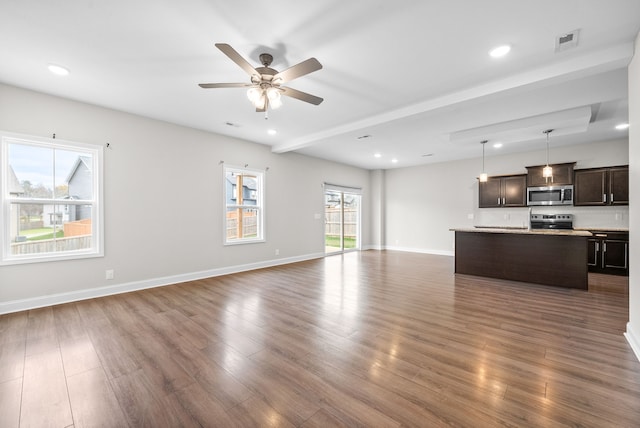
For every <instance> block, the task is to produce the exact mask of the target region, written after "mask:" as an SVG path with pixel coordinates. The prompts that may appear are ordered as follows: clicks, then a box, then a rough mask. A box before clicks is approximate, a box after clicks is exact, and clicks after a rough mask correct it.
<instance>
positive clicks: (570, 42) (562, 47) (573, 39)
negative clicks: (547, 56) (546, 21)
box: [556, 30, 580, 52]
mask: <svg viewBox="0 0 640 428" xmlns="http://www.w3.org/2000/svg"><path fill="white" fill-rule="evenodd" d="M579 35H580V30H573V31H570V32H568V33H565V34H561V35H559V36H558V37H556V52H562V51H566V50H567V49H572V48H575V47H576V46H578V36H579Z"/></svg>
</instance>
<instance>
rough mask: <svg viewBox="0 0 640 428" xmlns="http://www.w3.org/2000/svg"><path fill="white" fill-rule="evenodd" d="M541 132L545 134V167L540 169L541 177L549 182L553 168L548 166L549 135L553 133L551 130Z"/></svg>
mask: <svg viewBox="0 0 640 428" xmlns="http://www.w3.org/2000/svg"><path fill="white" fill-rule="evenodd" d="M542 132H543V134H547V166H545V167H544V168H542V176H543V177H544V178H545V179H546V180H547V181H549V178H551V179H553V168H551V167H550V166H549V134H551V133H552V132H553V129H547V130H546V131H542Z"/></svg>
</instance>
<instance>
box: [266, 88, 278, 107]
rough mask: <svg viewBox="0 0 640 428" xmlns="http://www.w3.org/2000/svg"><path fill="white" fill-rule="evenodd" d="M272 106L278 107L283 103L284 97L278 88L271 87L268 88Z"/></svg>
mask: <svg viewBox="0 0 640 428" xmlns="http://www.w3.org/2000/svg"><path fill="white" fill-rule="evenodd" d="M266 92H267V97H268V98H269V105H270V106H271V108H274V109H276V108H278V107H280V106H281V105H282V97H281V95H280V91H279V90H278V88H274V87H270V88H268V89H267V90H266Z"/></svg>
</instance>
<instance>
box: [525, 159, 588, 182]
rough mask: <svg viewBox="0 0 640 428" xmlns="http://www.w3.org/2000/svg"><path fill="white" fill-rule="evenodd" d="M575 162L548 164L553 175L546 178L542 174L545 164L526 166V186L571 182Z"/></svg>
mask: <svg viewBox="0 0 640 428" xmlns="http://www.w3.org/2000/svg"><path fill="white" fill-rule="evenodd" d="M575 164H576V163H575V162H571V163H558V164H554V165H549V166H551V167H552V168H553V177H551V178H549V179H546V178H544V177H543V176H542V169H543V168H544V167H545V165H538V166H528V167H527V186H529V187H541V186H564V185H567V184H573V167H574V166H575Z"/></svg>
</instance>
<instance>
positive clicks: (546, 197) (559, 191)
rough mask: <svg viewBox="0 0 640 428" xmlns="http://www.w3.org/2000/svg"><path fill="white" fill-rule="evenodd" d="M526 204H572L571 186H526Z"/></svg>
mask: <svg viewBox="0 0 640 428" xmlns="http://www.w3.org/2000/svg"><path fill="white" fill-rule="evenodd" d="M527 205H573V186H572V185H565V186H542V187H527Z"/></svg>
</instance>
